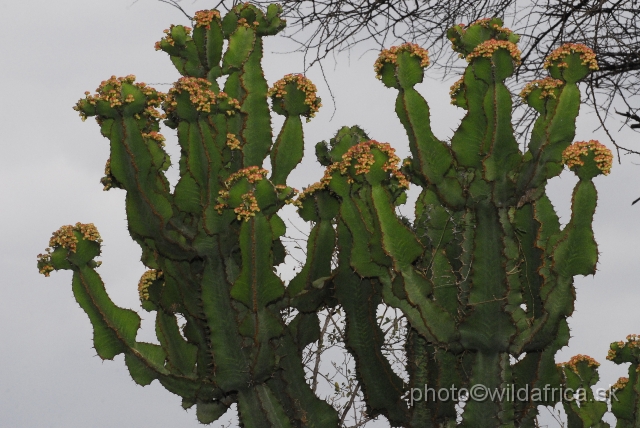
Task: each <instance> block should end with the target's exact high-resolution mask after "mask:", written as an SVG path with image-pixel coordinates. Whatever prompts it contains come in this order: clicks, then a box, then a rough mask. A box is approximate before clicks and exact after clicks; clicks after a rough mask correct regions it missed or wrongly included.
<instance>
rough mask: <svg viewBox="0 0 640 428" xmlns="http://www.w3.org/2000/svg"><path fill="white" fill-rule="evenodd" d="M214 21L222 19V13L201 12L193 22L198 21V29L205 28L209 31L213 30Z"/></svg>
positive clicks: (213, 10) (212, 10)
mask: <svg viewBox="0 0 640 428" xmlns="http://www.w3.org/2000/svg"><path fill="white" fill-rule="evenodd" d="M214 19H220V12H218V11H217V10H215V9H211V10H199V11H197V12H196V13H195V15H194V16H193V20H194V21H196V28H200V27H204V28H205V29H207V30H209V29H210V28H211V22H212V21H213V20H214Z"/></svg>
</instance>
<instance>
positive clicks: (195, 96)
mask: <svg viewBox="0 0 640 428" xmlns="http://www.w3.org/2000/svg"><path fill="white" fill-rule="evenodd" d="M183 92H187V93H188V94H189V101H191V103H192V104H193V105H194V106H195V107H196V110H197V111H202V112H205V113H211V106H213V105H216V104H217V103H218V102H219V101H220V100H224V101H227V102H228V103H229V104H230V105H231V107H232V109H235V110H239V109H240V103H239V102H238V100H235V99H233V98H230V97H229V96H228V95H227V94H226V93H224V92H220V93H219V94H218V95H216V93H215V92H213V91H212V90H211V82H209V81H208V80H207V79H203V78H199V77H181V78H180V79H178V81H177V82H176V83H175V84H174V85H173V88H171V89H169V93H168V95H167V98H166V105H167V107H166V110H167V112H172V111H174V110H175V108H176V107H177V105H178V102H177V101H176V95H177V94H181V93H183ZM227 113H229V114H233V110H231V111H229V112H227Z"/></svg>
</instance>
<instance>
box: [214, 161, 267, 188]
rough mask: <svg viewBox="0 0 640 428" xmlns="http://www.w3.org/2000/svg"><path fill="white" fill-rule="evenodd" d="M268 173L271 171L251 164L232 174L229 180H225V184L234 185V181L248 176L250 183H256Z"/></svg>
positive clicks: (227, 185)
mask: <svg viewBox="0 0 640 428" xmlns="http://www.w3.org/2000/svg"><path fill="white" fill-rule="evenodd" d="M268 173H269V171H267V170H266V169H263V168H260V167H259V166H250V167H248V168H243V169H241V170H239V171H238V172H234V173H233V174H231V175H230V176H229V178H227V180H226V181H225V182H224V184H225V186H226V187H227V188H229V187H231V186H232V185H233V183H235V182H236V181H238V180H240V179H241V178H246V179H247V181H248V182H249V183H251V184H254V183H256V182H258V181H260V180H263V179H264V178H265V177H266V176H267V174H268Z"/></svg>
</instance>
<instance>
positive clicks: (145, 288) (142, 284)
mask: <svg viewBox="0 0 640 428" xmlns="http://www.w3.org/2000/svg"><path fill="white" fill-rule="evenodd" d="M162 276H163V275H162V271H161V270H156V269H149V270H148V271H146V272H145V273H143V274H142V276H141V277H140V281H139V282H138V294H139V295H140V300H149V287H150V286H151V284H153V281H155V280H158V279H162Z"/></svg>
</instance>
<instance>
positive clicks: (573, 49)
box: [544, 43, 598, 70]
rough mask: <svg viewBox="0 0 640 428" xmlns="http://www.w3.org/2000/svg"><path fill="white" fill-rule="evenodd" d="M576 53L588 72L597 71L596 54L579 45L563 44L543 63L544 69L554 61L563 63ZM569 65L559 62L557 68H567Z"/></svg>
mask: <svg viewBox="0 0 640 428" xmlns="http://www.w3.org/2000/svg"><path fill="white" fill-rule="evenodd" d="M572 53H577V54H579V55H580V59H581V60H582V65H586V66H587V67H589V70H597V69H598V61H597V60H596V54H595V53H594V52H593V51H592V50H591V49H590V48H588V47H587V46H585V45H582V44H579V43H565V44H564V45H562V46H560V47H559V48H558V49H556V50H554V51H553V52H551V53H550V54H549V56H548V57H547V58H546V59H545V61H544V68H549V67H551V65H552V64H553V62H554V61H563V60H564V59H565V58H566V57H567V56H568V55H571V54H572ZM568 66H569V65H568V64H567V63H566V62H560V63H559V64H558V68H567V67H568Z"/></svg>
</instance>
